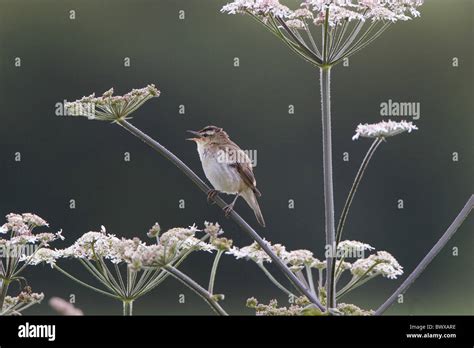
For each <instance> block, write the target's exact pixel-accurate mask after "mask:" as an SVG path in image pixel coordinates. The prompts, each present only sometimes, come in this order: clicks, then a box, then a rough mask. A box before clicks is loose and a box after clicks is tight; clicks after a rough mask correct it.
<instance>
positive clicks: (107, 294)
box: [53, 264, 119, 299]
mask: <svg viewBox="0 0 474 348" xmlns="http://www.w3.org/2000/svg"><path fill="white" fill-rule="evenodd" d="M53 267H54V268H55V269H56V270H58V271H59V272H61V273H62V274H64V275H65V276H66V277H68V278H69V279H72V280H74V281H75V282H77V283H79V284H81V285H82V286H84V287H86V288H89V289H91V290H94V291H96V292H98V293H99V294H102V295H106V296H110V297H112V298H115V299H118V298H119V297H118V296H117V295H116V294H111V293H109V292H107V291H104V290H101V289H98V288H96V287H95V286H92V285H89V284H87V283H85V282H83V281H82V280H79V279H77V278H76V277H74V276H72V275H70V274H69V273H68V272H66V271H65V270H63V269H62V268H61V267H59V266H58V265H56V264H54V265H53Z"/></svg>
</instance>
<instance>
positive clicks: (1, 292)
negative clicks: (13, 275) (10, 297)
mask: <svg viewBox="0 0 474 348" xmlns="http://www.w3.org/2000/svg"><path fill="white" fill-rule="evenodd" d="M1 286H2V288H1V289H0V312H1V311H3V304H4V303H5V297H6V296H7V292H8V287H9V286H10V280H8V279H3V280H2V285H1Z"/></svg>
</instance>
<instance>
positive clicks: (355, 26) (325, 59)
mask: <svg viewBox="0 0 474 348" xmlns="http://www.w3.org/2000/svg"><path fill="white" fill-rule="evenodd" d="M422 4H423V1H422V0H303V1H301V3H300V6H299V8H296V9H294V10H293V9H290V8H289V7H287V6H286V5H284V4H282V3H281V2H280V1H279V0H235V1H233V2H231V3H228V4H227V5H225V6H224V7H223V8H222V9H221V11H222V12H223V13H228V14H246V15H250V16H251V17H253V18H254V19H255V20H257V21H258V22H260V23H261V24H263V25H264V26H265V27H266V28H267V29H269V30H270V31H271V32H273V33H274V34H275V36H276V37H278V38H279V39H280V40H282V41H283V42H284V43H285V44H286V45H287V46H288V47H289V48H290V49H291V50H292V51H293V52H295V53H297V54H298V55H300V56H301V57H302V58H303V59H305V60H306V61H308V62H310V63H311V64H313V65H315V66H317V67H320V68H324V67H328V66H332V65H335V64H337V63H339V62H341V60H342V59H343V58H347V57H349V56H351V55H353V54H355V53H356V52H359V51H360V50H362V49H363V48H365V47H366V46H368V45H369V44H370V43H372V42H373V41H374V40H376V39H377V38H378V37H379V36H380V35H381V34H382V33H383V32H384V31H385V30H386V29H387V28H388V27H389V26H390V24H393V23H396V22H399V21H407V20H410V19H412V18H415V17H419V16H420V12H419V11H418V7H419V6H421V5H422ZM318 32H321V33H318Z"/></svg>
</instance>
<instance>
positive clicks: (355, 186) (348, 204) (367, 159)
mask: <svg viewBox="0 0 474 348" xmlns="http://www.w3.org/2000/svg"><path fill="white" fill-rule="evenodd" d="M382 141H383V140H382V139H380V138H377V139H375V140H374V142H373V143H372V145H371V146H370V148H369V150H368V151H367V154H366V155H365V157H364V160H363V161H362V164H361V165H360V168H359V171H358V172H357V175H356V177H355V179H354V182H353V183H352V187H351V190H350V191H349V194H348V195H347V199H346V203H345V204H344V208H343V209H342V213H341V217H340V218H339V223H338V224H337V229H336V247H337V245H338V244H339V242H340V241H341V237H342V230H343V229H344V224H345V223H346V219H347V215H348V214H349V209H350V207H351V204H352V200H353V199H354V196H355V194H356V192H357V189H358V188H359V184H360V182H361V181H362V178H363V177H364V173H365V170H366V169H367V166H368V165H369V162H370V160H371V159H372V156H373V155H374V153H375V151H376V150H377V148H378V147H379V145H380V144H381V143H382Z"/></svg>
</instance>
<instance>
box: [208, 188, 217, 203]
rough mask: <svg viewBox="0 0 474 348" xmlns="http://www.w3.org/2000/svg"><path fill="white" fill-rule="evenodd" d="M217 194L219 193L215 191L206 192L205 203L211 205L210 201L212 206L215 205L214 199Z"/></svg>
mask: <svg viewBox="0 0 474 348" xmlns="http://www.w3.org/2000/svg"><path fill="white" fill-rule="evenodd" d="M218 194H219V191H217V190H213V189H211V190H209V191H207V202H208V203H211V201H212V204H214V203H215V202H214V198H216V196H217V195H218Z"/></svg>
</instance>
